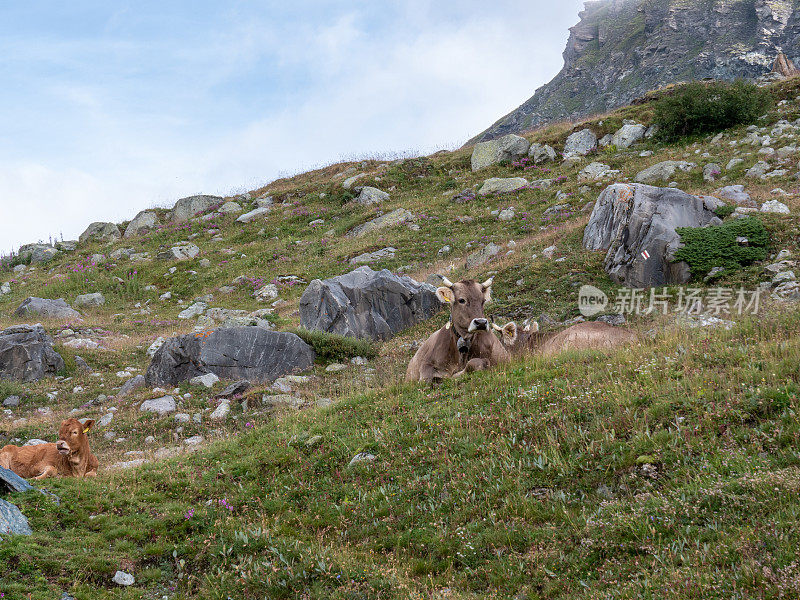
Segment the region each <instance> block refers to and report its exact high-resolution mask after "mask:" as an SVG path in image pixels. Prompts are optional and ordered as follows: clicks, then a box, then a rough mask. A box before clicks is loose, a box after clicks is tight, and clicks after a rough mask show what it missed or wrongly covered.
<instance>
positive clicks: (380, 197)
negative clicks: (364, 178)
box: [356, 185, 389, 206]
mask: <svg viewBox="0 0 800 600" xmlns="http://www.w3.org/2000/svg"><path fill="white" fill-rule="evenodd" d="M388 199H389V194H387V193H386V192H384V191H383V190H379V189H378V188H374V187H370V186H368V185H365V186H364V187H362V188H361V191H360V192H359V193H358V196H357V197H356V202H358V203H359V204H361V205H362V206H371V205H373V204H380V203H381V202H383V201H385V200H388Z"/></svg>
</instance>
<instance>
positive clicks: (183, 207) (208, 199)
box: [171, 195, 222, 223]
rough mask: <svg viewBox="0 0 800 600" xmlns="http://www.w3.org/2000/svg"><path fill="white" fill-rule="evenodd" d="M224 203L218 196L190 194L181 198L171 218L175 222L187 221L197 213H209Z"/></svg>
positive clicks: (173, 209)
mask: <svg viewBox="0 0 800 600" xmlns="http://www.w3.org/2000/svg"><path fill="white" fill-rule="evenodd" d="M220 204H222V198H220V197H218V196H202V195H201V196H189V197H188V198H181V199H180V200H178V201H177V202H176V203H175V206H174V207H173V208H172V216H171V220H172V222H173V223H185V222H186V221H188V220H189V219H191V218H193V217H194V216H195V215H198V214H201V213H207V212H209V211H210V210H211V209H212V208H214V207H215V206H219V205H220Z"/></svg>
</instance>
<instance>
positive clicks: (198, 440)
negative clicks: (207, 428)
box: [183, 435, 205, 446]
mask: <svg viewBox="0 0 800 600" xmlns="http://www.w3.org/2000/svg"><path fill="white" fill-rule="evenodd" d="M204 441H205V440H204V439H203V436H202V435H193V436H192V437H190V438H186V439H185V440H183V443H184V444H186V445H187V446H199V445H200V444H202V443H203V442H204Z"/></svg>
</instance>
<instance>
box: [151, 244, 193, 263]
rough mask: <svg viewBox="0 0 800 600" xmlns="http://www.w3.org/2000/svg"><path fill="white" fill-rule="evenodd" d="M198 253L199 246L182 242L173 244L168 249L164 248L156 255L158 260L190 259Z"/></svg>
mask: <svg viewBox="0 0 800 600" xmlns="http://www.w3.org/2000/svg"><path fill="white" fill-rule="evenodd" d="M199 254H200V248H198V247H197V246H196V245H194V244H183V245H181V246H173V247H172V248H170V249H169V250H164V251H162V252H159V253H158V254H157V255H156V258H158V259H159V260H192V259H194V258H197V256H198V255H199Z"/></svg>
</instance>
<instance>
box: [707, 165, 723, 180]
mask: <svg viewBox="0 0 800 600" xmlns="http://www.w3.org/2000/svg"><path fill="white" fill-rule="evenodd" d="M721 173H722V167H720V166H719V165H718V164H716V163H708V164H707V165H706V166H705V167H703V179H704V180H705V181H716V179H717V177H719V176H720V174H721Z"/></svg>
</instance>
